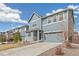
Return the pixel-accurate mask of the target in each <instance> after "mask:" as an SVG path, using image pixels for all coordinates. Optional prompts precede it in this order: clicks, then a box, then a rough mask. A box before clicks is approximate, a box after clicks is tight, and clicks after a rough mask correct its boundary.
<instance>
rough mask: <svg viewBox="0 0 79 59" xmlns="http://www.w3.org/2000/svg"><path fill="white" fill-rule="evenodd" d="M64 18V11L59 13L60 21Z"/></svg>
mask: <svg viewBox="0 0 79 59" xmlns="http://www.w3.org/2000/svg"><path fill="white" fill-rule="evenodd" d="M61 20H63V12H62V13H59V21H61Z"/></svg>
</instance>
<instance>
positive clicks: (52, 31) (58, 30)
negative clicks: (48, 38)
mask: <svg viewBox="0 0 79 59" xmlns="http://www.w3.org/2000/svg"><path fill="white" fill-rule="evenodd" d="M61 31H62V32H64V30H56V31H47V32H44V33H50V32H61Z"/></svg>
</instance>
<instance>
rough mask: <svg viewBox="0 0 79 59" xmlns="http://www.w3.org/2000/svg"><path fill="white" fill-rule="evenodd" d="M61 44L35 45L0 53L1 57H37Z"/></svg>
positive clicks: (44, 43)
mask: <svg viewBox="0 0 79 59" xmlns="http://www.w3.org/2000/svg"><path fill="white" fill-rule="evenodd" d="M59 44H61V43H48V42H42V43H35V44H32V45H28V46H24V47H20V48H13V49H8V50H5V51H1V52H0V56H37V55H39V54H41V53H43V52H45V51H47V50H49V49H51V48H54V47H56V46H58V45H59Z"/></svg>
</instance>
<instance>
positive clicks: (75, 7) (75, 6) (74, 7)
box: [67, 5, 79, 10]
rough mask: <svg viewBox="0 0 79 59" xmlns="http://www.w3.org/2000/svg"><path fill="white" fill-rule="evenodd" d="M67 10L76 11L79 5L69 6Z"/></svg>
mask: <svg viewBox="0 0 79 59" xmlns="http://www.w3.org/2000/svg"><path fill="white" fill-rule="evenodd" d="M67 8H71V9H73V10H76V9H78V8H79V5H68V6H67Z"/></svg>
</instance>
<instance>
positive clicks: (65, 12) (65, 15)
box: [64, 11, 67, 19]
mask: <svg viewBox="0 0 79 59" xmlns="http://www.w3.org/2000/svg"><path fill="white" fill-rule="evenodd" d="M64 19H67V11H64Z"/></svg>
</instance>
